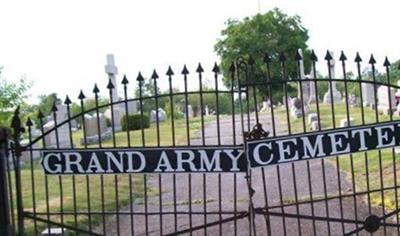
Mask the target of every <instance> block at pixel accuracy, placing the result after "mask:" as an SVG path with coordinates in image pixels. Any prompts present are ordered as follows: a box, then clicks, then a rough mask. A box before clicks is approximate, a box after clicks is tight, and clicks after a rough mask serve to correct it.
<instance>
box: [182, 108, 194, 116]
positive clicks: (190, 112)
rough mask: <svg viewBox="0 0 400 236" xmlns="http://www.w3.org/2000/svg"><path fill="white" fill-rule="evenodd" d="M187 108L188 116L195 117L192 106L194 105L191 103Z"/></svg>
mask: <svg viewBox="0 0 400 236" xmlns="http://www.w3.org/2000/svg"><path fill="white" fill-rule="evenodd" d="M186 109H187V115H188V117H187V118H192V117H193V108H192V106H191V105H187V107H186ZM186 109H185V110H184V114H185V117H186Z"/></svg>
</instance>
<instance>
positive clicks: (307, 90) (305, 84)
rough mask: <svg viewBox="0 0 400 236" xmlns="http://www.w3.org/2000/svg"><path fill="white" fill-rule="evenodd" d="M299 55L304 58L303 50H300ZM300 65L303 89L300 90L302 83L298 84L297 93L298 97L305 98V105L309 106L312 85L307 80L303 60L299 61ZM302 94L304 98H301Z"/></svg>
mask: <svg viewBox="0 0 400 236" xmlns="http://www.w3.org/2000/svg"><path fill="white" fill-rule="evenodd" d="M298 53H299V54H300V56H301V57H303V51H302V50H301V48H299V49H298ZM299 64H300V80H301V89H300V83H299V84H298V92H297V94H298V95H297V97H298V98H300V99H301V98H302V97H303V103H304V104H307V102H308V100H309V97H310V83H308V81H307V80H306V75H305V73H304V61H303V59H301V60H300V61H299ZM301 93H302V94H303V96H301Z"/></svg>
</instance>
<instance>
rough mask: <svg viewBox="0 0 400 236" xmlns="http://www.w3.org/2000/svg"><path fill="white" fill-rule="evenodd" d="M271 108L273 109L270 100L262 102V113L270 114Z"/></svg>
mask: <svg viewBox="0 0 400 236" xmlns="http://www.w3.org/2000/svg"><path fill="white" fill-rule="evenodd" d="M270 108H271V104H270V102H269V100H268V99H267V100H264V101H263V102H262V105H261V109H260V112H268V111H269V110H270Z"/></svg>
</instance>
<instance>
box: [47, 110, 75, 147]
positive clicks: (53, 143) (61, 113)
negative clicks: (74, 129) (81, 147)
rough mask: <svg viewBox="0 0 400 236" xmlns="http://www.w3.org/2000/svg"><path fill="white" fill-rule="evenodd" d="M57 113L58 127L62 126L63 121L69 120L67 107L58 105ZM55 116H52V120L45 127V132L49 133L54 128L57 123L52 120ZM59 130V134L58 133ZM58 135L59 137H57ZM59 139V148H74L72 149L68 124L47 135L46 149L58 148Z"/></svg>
mask: <svg viewBox="0 0 400 236" xmlns="http://www.w3.org/2000/svg"><path fill="white" fill-rule="evenodd" d="M56 106H57V112H56V119H57V126H59V124H61V123H62V122H63V121H65V120H67V119H68V117H67V115H68V114H67V107H66V106H65V105H62V104H57V105H56ZM52 118H53V116H51V120H49V122H47V123H46V124H45V125H43V129H44V132H47V131H49V130H51V129H53V128H54V126H55V122H54V120H53V119H52ZM56 130H57V132H56ZM56 134H58V136H56ZM57 137H58V147H59V148H72V147H71V138H70V134H69V126H68V123H65V124H63V125H61V126H59V127H57V128H56V129H54V130H53V131H51V132H50V133H49V134H47V135H45V137H44V140H45V143H46V148H56V147H57Z"/></svg>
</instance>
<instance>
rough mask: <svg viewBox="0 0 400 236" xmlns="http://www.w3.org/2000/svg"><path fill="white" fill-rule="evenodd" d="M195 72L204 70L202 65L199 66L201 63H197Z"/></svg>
mask: <svg viewBox="0 0 400 236" xmlns="http://www.w3.org/2000/svg"><path fill="white" fill-rule="evenodd" d="M196 72H197V73H202V72H204V70H203V67H201V64H200V63H199V65H198V66H197V69H196Z"/></svg>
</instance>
